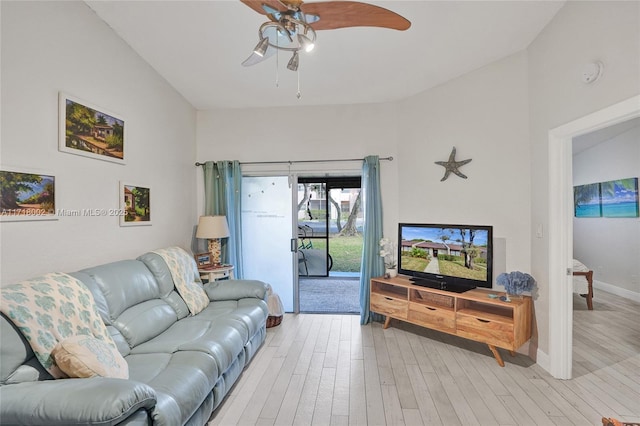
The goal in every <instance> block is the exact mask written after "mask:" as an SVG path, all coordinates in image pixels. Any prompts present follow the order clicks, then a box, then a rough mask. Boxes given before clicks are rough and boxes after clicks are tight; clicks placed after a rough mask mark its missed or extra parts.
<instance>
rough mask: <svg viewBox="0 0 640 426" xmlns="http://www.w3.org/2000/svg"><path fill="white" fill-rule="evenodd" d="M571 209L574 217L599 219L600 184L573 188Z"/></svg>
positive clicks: (600, 213)
mask: <svg viewBox="0 0 640 426" xmlns="http://www.w3.org/2000/svg"><path fill="white" fill-rule="evenodd" d="M573 208H574V216H575V217H601V216H602V205H601V203H600V184H599V183H589V184H586V185H579V186H574V187H573Z"/></svg>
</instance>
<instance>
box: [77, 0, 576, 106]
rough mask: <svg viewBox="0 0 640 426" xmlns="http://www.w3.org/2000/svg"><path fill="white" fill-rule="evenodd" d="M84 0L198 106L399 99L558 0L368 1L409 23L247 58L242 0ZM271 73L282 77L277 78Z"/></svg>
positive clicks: (260, 18)
mask: <svg viewBox="0 0 640 426" xmlns="http://www.w3.org/2000/svg"><path fill="white" fill-rule="evenodd" d="M86 3H87V4H88V5H89V6H90V7H91V8H92V9H93V10H94V11H95V12H96V13H97V14H98V16H99V17H100V18H101V19H102V20H104V21H105V22H106V23H107V24H108V25H109V26H110V27H111V28H113V30H114V31H115V32H116V33H117V34H119V35H120V37H122V38H123V39H124V40H125V41H126V42H127V43H128V44H129V45H130V46H131V47H132V48H133V49H134V50H135V51H136V52H137V53H138V54H139V55H140V56H141V57H142V58H144V59H145V60H146V61H147V62H148V63H149V64H150V65H151V66H152V67H153V68H154V69H155V70H156V71H157V72H158V73H160V75H162V76H163V77H164V78H165V79H166V80H167V81H168V82H169V83H170V84H171V85H172V86H173V87H174V88H175V89H176V90H177V91H178V92H180V93H181V94H182V95H183V96H184V97H185V98H186V99H187V100H188V101H189V102H190V103H191V104H192V105H193V106H194V107H195V108H196V109H198V110H207V109H213V108H248V107H271V106H291V105H333V104H355V103H375V102H388V101H395V100H399V99H403V98H406V97H409V96H412V95H414V94H417V93H419V92H422V91H424V90H426V89H429V88H431V87H434V86H436V85H438V84H441V83H443V82H445V81H447V80H450V79H452V78H455V77H457V76H460V75H462V74H464V73H467V72H469V71H472V70H474V69H477V68H479V67H482V66H484V65H486V64H489V63H491V62H493V61H495V60H497V59H500V58H503V57H505V56H508V55H511V54H513V53H516V52H518V51H520V50H522V49H525V48H526V47H527V46H528V45H529V43H531V41H532V40H533V39H534V38H535V37H536V36H537V35H538V34H539V33H540V31H541V30H542V29H543V28H544V27H545V26H546V25H547V24H548V23H549V21H550V20H551V19H552V18H553V16H554V15H555V14H556V13H557V12H558V10H559V9H560V8H561V7H562V6H563V4H564V1H519V0H518V1H452V0H448V1H418V0H414V1H401V0H387V1H369V3H373V4H376V5H378V6H382V7H385V8H387V9H390V10H393V11H394V12H396V13H399V14H400V15H402V16H404V17H405V18H407V19H408V20H410V21H411V23H412V25H411V28H409V29H408V30H407V31H395V30H389V29H382V28H364V27H358V28H344V29H337V30H325V31H318V38H317V41H316V49H315V50H314V51H313V52H311V53H309V54H304V55H301V58H300V68H299V78H300V86H301V92H302V98H301V99H297V97H296V92H297V89H296V85H297V76H296V73H294V72H291V71H289V70H287V69H286V64H287V62H288V60H289V57H290V55H289V54H281V55H280V57H279V67H277V68H276V57H275V56H273V57H271V58H269V59H268V60H266V61H264V62H262V63H260V64H257V65H254V66H252V67H243V66H242V65H241V62H242V61H244V60H245V59H246V58H247V57H248V56H249V54H250V53H251V52H252V50H253V48H254V46H255V45H256V43H257V42H258V27H259V26H260V24H262V23H263V22H265V21H266V20H267V18H266V17H265V16H264V15H260V14H258V13H256V12H255V11H253V10H251V9H250V8H249V7H247V6H245V5H244V4H242V3H241V2H240V1H239V0H217V1H214V0H208V1H207V0H200V1H187V0H174V1H166V0H164V1H162V0H144V1H89V0H87V1H86ZM276 75H278V79H279V87H276V84H275V82H276Z"/></svg>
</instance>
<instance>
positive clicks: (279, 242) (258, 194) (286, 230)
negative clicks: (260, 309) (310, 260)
mask: <svg viewBox="0 0 640 426" xmlns="http://www.w3.org/2000/svg"><path fill="white" fill-rule="evenodd" d="M289 182H290V177H289V176H269V177H253V176H245V177H243V178H242V256H243V266H244V276H245V278H246V279H256V280H261V281H264V282H266V283H268V284H270V285H271V287H272V288H273V291H274V292H275V293H277V294H278V296H280V299H281V300H282V304H283V305H284V309H285V311H286V312H295V311H297V308H296V305H297V300H295V299H297V296H295V295H296V294H297V291H296V289H295V288H296V286H297V274H294V260H295V256H296V253H295V252H294V251H292V248H293V249H294V250H295V247H292V244H295V243H296V238H295V237H294V235H295V234H294V221H293V191H292V190H291V187H290V186H289ZM294 185H295V184H292V186H294ZM294 187H295V186H294ZM296 266H297V262H296Z"/></svg>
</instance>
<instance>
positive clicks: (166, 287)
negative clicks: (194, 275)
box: [138, 252, 189, 319]
mask: <svg viewBox="0 0 640 426" xmlns="http://www.w3.org/2000/svg"><path fill="white" fill-rule="evenodd" d="M138 260H139V261H141V262H142V263H144V264H145V266H146V267H147V268H148V269H149V271H151V273H152V274H153V276H154V277H155V279H156V281H157V282H158V286H159V287H160V295H161V297H162V298H163V299H164V300H165V301H166V302H167V303H168V304H169V305H171V307H172V308H173V309H174V310H175V311H176V313H177V314H178V319H182V318H184V317H186V316H188V315H189V308H188V307H187V304H186V303H184V300H182V297H180V295H179V294H178V292H177V291H176V290H175V285H174V284H173V278H172V277H171V271H170V270H169V267H168V266H167V263H166V262H165V261H164V260H163V259H162V257H160V255H158V254H156V253H152V252H149V253H145V254H143V255H142V256H140V257H138Z"/></svg>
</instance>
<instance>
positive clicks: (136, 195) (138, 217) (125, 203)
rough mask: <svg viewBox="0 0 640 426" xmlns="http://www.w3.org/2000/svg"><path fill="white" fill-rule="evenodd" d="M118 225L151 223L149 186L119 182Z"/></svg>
mask: <svg viewBox="0 0 640 426" xmlns="http://www.w3.org/2000/svg"><path fill="white" fill-rule="evenodd" d="M120 210H121V212H122V214H121V215H120V226H141V225H151V188H150V187H149V186H142V185H133V184H129V183H124V182H120Z"/></svg>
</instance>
